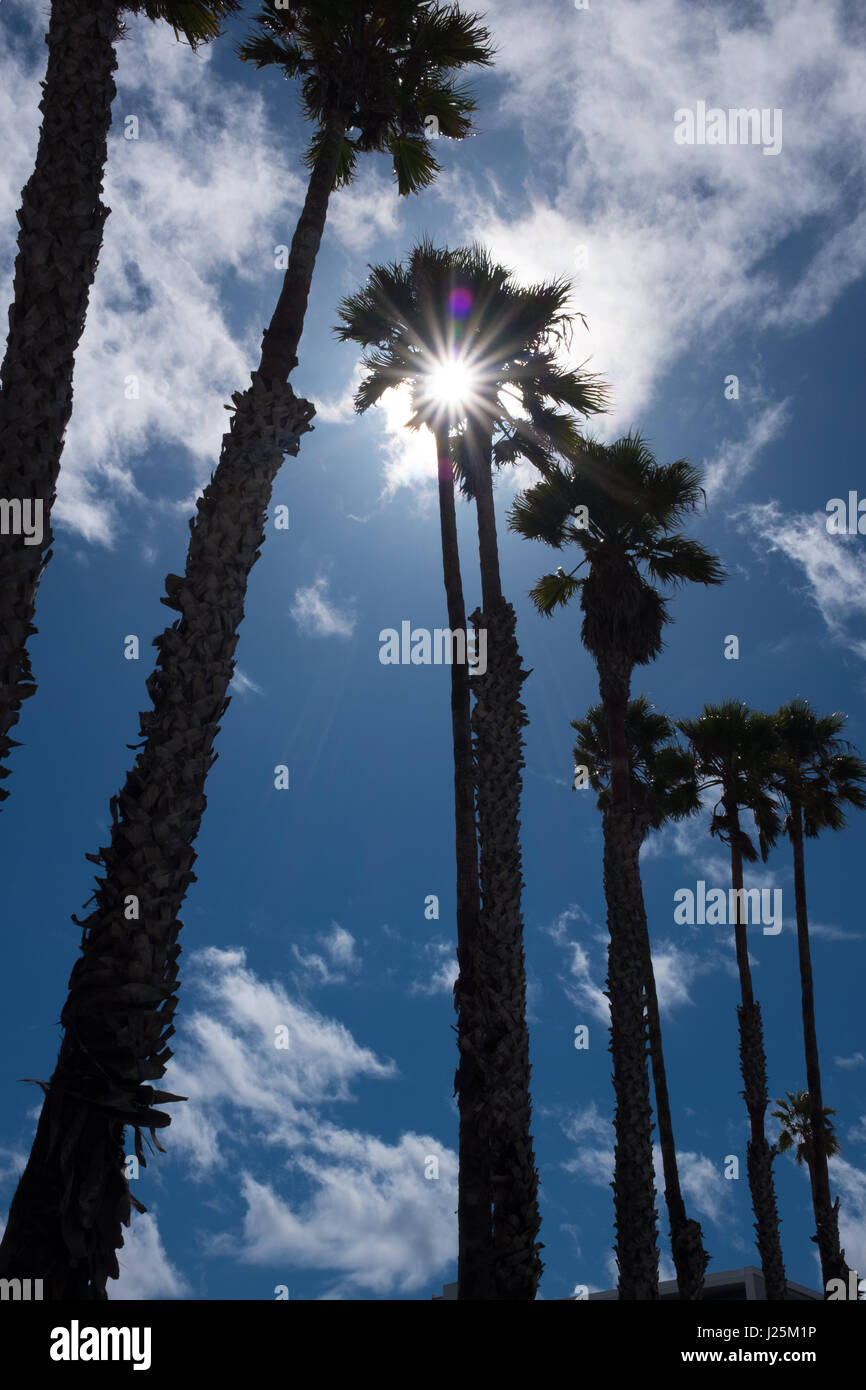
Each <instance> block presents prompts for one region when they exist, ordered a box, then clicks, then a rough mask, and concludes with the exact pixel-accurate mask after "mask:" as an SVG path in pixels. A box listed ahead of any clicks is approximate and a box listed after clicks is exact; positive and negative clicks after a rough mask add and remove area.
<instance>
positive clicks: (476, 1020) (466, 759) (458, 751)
mask: <svg viewBox="0 0 866 1390" xmlns="http://www.w3.org/2000/svg"><path fill="white" fill-rule="evenodd" d="M436 449H437V457H438V468H439V517H440V523H441V532H442V570H443V574H444V578H445V596H446V601H447V605H448V626H449V627H450V629H451V631H452V632H458V631H459V632H465V631H466V605H465V603H464V599H463V582H462V578H461V574H460V552H459V548H458V543H457V515H456V509H455V504H454V471H453V466H452V463H451V457H450V449H449V443H448V431H447V430H440V431H437V432H436ZM451 733H452V742H453V749H454V821H455V832H456V837H455V838H456V852H457V962H458V965H459V968H460V973H459V975H458V977H457V980H456V982H455V985H454V1007H455V1009H456V1011H457V1047H458V1050H459V1062H458V1065H457V1072H456V1075H455V1077H454V1094H455V1095H456V1097H457V1105H458V1109H459V1112H460V1134H459V1186H458V1199H457V1230H458V1254H457V1289H458V1293H457V1297H458V1299H460V1300H471V1301H477V1300H484V1299H489V1298H490V1278H491V1269H492V1253H493V1250H492V1242H493V1219H492V1217H493V1214H492V1200H493V1198H492V1188H491V1184H490V1133H489V1121H488V1118H487V1108H486V1105H485V1096H484V1054H485V1041H486V1040H485V1037H484V1032H483V1026H484V1014H483V1010H482V1009H481V1008H480V997H479V989H480V981H479V979H478V972H477V965H476V963H475V955H476V953H477V941H478V932H479V928H480V920H479V918H480V900H479V883H478V843H477V836H476V827H475V774H474V769H473V764H472V724H471V714H470V688H469V666H468V665H467V664H466V663H465V662H462V663H461V662H457V661H454V662H452V664H451Z"/></svg>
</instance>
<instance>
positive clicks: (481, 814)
mask: <svg viewBox="0 0 866 1390" xmlns="http://www.w3.org/2000/svg"><path fill="white" fill-rule="evenodd" d="M458 293H459V296H460V303H461V304H462V305H463V306H464V307H465V312H464V315H463V317H462V326H461V332H460V336H459V340H458V346H457V352H458V360H459V361H460V362H461V363H462V366H463V369H464V370H465V372H466V374H467V386H468V409H467V413H466V421H465V425H464V429H463V431H462V433H461V434H460V435H458V438H457V439H456V441H455V445H454V449H455V458H456V463H457V468H458V471H459V472H460V474H461V478H462V483H463V490H464V492H465V493H466V494H467V495H468V496H469V497H471V498H473V499H474V501H475V504H476V515H477V525H478V549H479V561H480V569H481V609H476V611H475V612H474V613H473V614H472V615H471V621H472V622H473V623H474V624H475V627H476V629H477V630H479V631H480V630H482V629H483V630H485V631H486V634H487V671H486V672H485V673H484V674H483V675H478V676H476V677H475V678H474V679H473V682H472V685H473V690H474V693H475V707H474V710H473V713H472V731H473V742H474V760H475V784H476V802H477V810H478V837H479V847H480V857H479V866H480V880H481V902H482V908H481V932H480V938H479V939H480V942H481V946H482V949H483V951H484V963H483V966H482V972H483V976H484V980H485V988H488V989H490V991H491V993H492V1000H491V1010H490V1014H489V1020H490V1025H491V1027H490V1030H489V1032H488V1035H487V1037H488V1052H487V1058H488V1065H489V1068H490V1070H489V1081H488V1087H487V1098H488V1103H489V1105H490V1108H491V1114H492V1124H491V1128H492V1132H493V1133H494V1134H495V1135H496V1137H497V1142H496V1149H495V1151H494V1154H493V1189H494V1217H493V1258H494V1266H493V1268H494V1284H493V1287H494V1297H497V1298H503V1299H523V1300H531V1299H533V1298H535V1295H536V1290H537V1286H538V1279H539V1277H540V1274H541V1268H542V1266H541V1261H540V1258H539V1254H538V1251H539V1249H540V1247H539V1246H538V1245H537V1244H536V1236H537V1234H538V1230H539V1226H540V1216H539V1212H538V1196H537V1192H538V1176H537V1172H536V1170H535V1160H534V1155H533V1148H532V1140H531V1134H530V1122H531V1101H530V1091H529V1084H530V1072H531V1068H530V1062H529V1034H528V1031H527V1028H526V1022H525V1018H526V967H525V956H524V949H523V917H522V910H521V892H522V888H523V876H522V866H521V852H520V819H519V816H520V797H521V791H522V768H523V734H522V730H523V727H524V726H525V724H526V722H527V718H526V711H525V708H524V705H523V703H522V701H521V690H522V686H523V682H524V681H525V680H526V678H527V675H528V674H529V673H528V672H526V671H524V669H523V667H522V663H521V658H520V652H519V649H518V645H517V638H516V631H515V629H516V616H515V613H514V609H513V607H512V605H511V604H510V603H508V602H507V600H506V599H505V597H504V595H503V592H502V584H501V579H500V571H499V554H498V545H497V537H496V517H495V508H494V498H493V469H494V467H498V466H502V465H503V464H505V463H511V462H513V461H515V460H516V459H519V458H521V457H522V458H526V459H528V460H529V461H530V462H532V463H534V464H535V465H536V467H538V468H539V469H540V470H541V471H542V472H545V471H546V470H547V469H548V468H550V467H553V466H554V463H553V459H554V457H555V455H556V453H557V452H560V451H561V450H562V449H563V448H566V447H570V446H571V445H573V444H574V443H575V442H576V440H577V439H578V438H579V436H578V435H577V433H576V427H575V425H574V423H573V415H572V412H577V413H578V414H582V415H590V414H594V413H596V412H597V411H600V410H602V409H603V408H604V404H605V389H604V387H603V386H602V384H601V383H600V382H598V381H597V379H596V378H594V377H591V376H589V375H586V374H583V373H582V372H580V371H577V372H573V371H569V370H568V369H567V368H565V367H562V366H560V365H559V364H558V362H557V360H556V358H557V350H558V349H559V347H560V346H561V344H562V342H563V341H564V340H565V339H567V337H568V334H569V331H570V327H571V323H572V319H573V315H572V314H571V313H570V312H569V311H568V307H567V301H568V298H569V294H570V286H569V284H568V282H567V281H565V280H561V279H560V280H554V281H550V282H547V283H542V284H537V285H531V286H528V287H525V288H520V287H518V286H516V285H515V284H514V282H513V279H512V277H511V275H510V273H509V271H508V270H507V269H506V268H505V267H504V266H500V265H497V264H495V263H494V262H493V261H492V260H491V258H490V257H489V256H488V255H487V253H486V252H485V251H484V250H483V248H481V247H479V246H473V247H470V248H469V250H468V252H467V254H466V256H465V257H464V258H463V264H462V265H461V267H460V275H459V290H458Z"/></svg>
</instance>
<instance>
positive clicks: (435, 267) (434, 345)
mask: <svg viewBox="0 0 866 1390" xmlns="http://www.w3.org/2000/svg"><path fill="white" fill-rule="evenodd" d="M453 289H454V265H453V258H452V256H451V253H449V252H447V251H438V250H436V248H435V247H434V246H433V245H432V244H431V243H430V242H426V241H424V242H421V243H420V245H418V246H416V247H415V248H414V250H413V251H412V253H411V254H410V256H409V257H408V260H407V264H406V265H405V266H400V265H392V266H381V265H379V266H373V267H372V268H371V271H370V276H369V278H368V280H367V283H366V285H365V287H364V288H363V290H361V291H360V293H358V294H356V295H351V296H348V297H347V298H346V299H344V300H343V301H342V302H341V304H340V309H339V314H340V319H341V320H342V323H341V327H340V328H339V329H338V330H337V333H338V336H339V338H340V339H341V340H342V341H343V342H346V341H352V342H356V343H359V344H360V345H361V346H362V347H363V348H364V349H365V350H366V351H365V357H364V362H365V366H366V367H367V375H366V376H365V377H364V379H363V381H362V382H361V384H360V386H359V388H358V392H357V394H356V397H355V404H356V409H357V410H359V411H361V412H363V411H365V410H368V409H369V408H370V407H371V406H372V405H374V404H375V403H376V402H377V401H378V400H380V399H381V397H382V395H383V394H384V393H385V391H386V390H388V389H390V388H393V387H397V386H399V385H402V384H403V383H406V384H408V385H409V387H410V390H411V393H412V401H413V407H414V412H413V428H418V427H420V426H421V425H426V426H427V427H428V428H429V429H430V430H431V432H432V434H433V438H434V441H435V445H436V456H437V470H438V480H439V520H440V531H441V536H442V571H443V576H444V580H445V597H446V603H447V608H448V624H449V627H450V629H451V631H452V632H458V631H461V632H465V631H466V605H465V602H464V598H463V581H462V577H461V572H460V551H459V546H458V540H457V514H456V506H455V496H454V466H453V463H452V460H451V452H450V442H449V434H450V425H451V422H452V416H453V414H454V411H453V410H450V409H449V408H448V407H447V406H446V405H444V404H443V403H442V402H441V401H440V400H438V399H437V398H436V397H435V395H434V394H432V393H431V391H430V389H429V382H430V379H431V377H433V376H434V375H435V372H436V370H437V368H438V366H439V365H440V363H441V357H442V354H443V352H444V353H445V354H446V355H447V354H448V352H449V351H450V349H451V347H452V344H451V342H450V339H451V338H452V337H453V331H452V328H451V325H452V323H453V319H451V316H450V309H449V305H450V302H451V294H452V292H453ZM401 334H402V335H403V336H404V337H405V341H406V356H405V361H404V363H403V367H402V371H397V370H390V368H391V367H392V366H394V364H395V363H396V352H395V346H396V344H395V340H396V339H397V338H398V337H399V336H400V335H401ZM386 347H387V348H388V349H389V352H390V353H391V354H393V355H394V362H389V363H388V364H387V366H386V365H385V364H384V363H383V361H382V360H381V358H380V354H381V353H382V352H383V351H384V349H385V348H386ZM377 363H378V365H377ZM451 732H452V746H453V755H454V813H455V831H456V860H457V961H458V966H459V974H458V977H457V980H456V981H455V983H454V1007H455V1009H456V1012H457V1047H458V1052H459V1063H458V1067H457V1072H456V1075H455V1078H454V1093H455V1095H456V1097H457V1104H458V1108H459V1112H460V1132H459V1141H458V1142H459V1184H458V1208H457V1227H458V1254H457V1287H458V1298H459V1299H461V1300H478V1299H488V1298H490V1296H491V1272H492V1256H493V1210H492V1209H493V1190H492V1186H491V1175H490V1135H489V1131H488V1125H487V1121H486V1108H485V1102H484V1059H483V1049H484V1010H483V1008H481V1007H480V999H479V990H480V988H481V981H480V980H479V979H478V978H477V969H476V968H475V967H474V955H473V952H474V951H476V952H477V937H478V931H479V913H480V906H481V905H480V890H479V883H478V840H477V836H476V830H475V774H474V770H473V764H472V725H471V717H470V687H469V666H468V663H467V662H466V661H459V660H453V661H452V663H451Z"/></svg>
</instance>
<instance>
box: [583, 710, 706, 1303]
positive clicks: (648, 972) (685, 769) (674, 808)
mask: <svg viewBox="0 0 866 1390" xmlns="http://www.w3.org/2000/svg"><path fill="white" fill-rule="evenodd" d="M625 719H626V737H627V739H628V750H629V767H630V769H631V805H632V814H633V816H634V819H635V824H636V826H637V829H638V831H639V834H640V838H641V842H643V840H644V839H645V838H646V835H647V834H648V833H649V831H650V830H660V829H661V828H662V827H663V826H664V825H667V824H668V823H669V822H670V821H678V820H683V819H685V818H686V817H687V816H692V815H694V814H695V813H696V812H697V811H698V810H699V809H700V798H699V796H698V789H697V779H696V777H695V766H694V758H693V757H692V755H691V754H690V753H688V752H686V751H685V750H684V749H682V748H680V747H679V746H678V745H677V744H676V742H675V729H674V725H673V724H672V722H671V721H670V720H669V719H668V718H667V717H666V716H665V715H663V714H658V713H657V712H656V711H655V710H653V708H652V706H651V705H650V704H649V701H648V700H647V699H646V697H645V696H643V695H640V696H638V697H637V699H634V700H629V702H628V705H627V707H626V716H625ZM571 727H572V728H573V729H575V730H576V731H577V734H578V739H577V742H576V743H575V745H574V759H575V763H576V764H579V765H585V766H586V767H587V768H588V769H589V778H590V785H591V786H592V788H593V790H594V791H596V792H597V793H598V806H599V809H600V810H601V811H602V815H603V816H604V815H605V812H606V809H607V806H608V805H609V803H610V790H609V788H610V749H609V745H608V735H607V719H606V717H605V713H604V708H603V707H602V706H601V705H594V706H593V707H592V709H590V710H589V711H588V712H587V714H586V716H585V717H584V718H583V719H574V720H572V725H571ZM641 901H642V903H643V889H642V887H641ZM642 919H643V927H644V932H643V936H644V970H645V996H646V1016H647V1034H648V1037H649V1048H650V1060H651V1062H652V1072H653V1088H654V1090H655V1097H656V1115H657V1117H658V1125H659V1145H660V1147H661V1152H662V1166H663V1168H664V1175H665V1201H666V1203H667V1209H668V1218H669V1220H670V1229H671V1252H672V1254H673V1259H674V1268H675V1269H676V1273H677V1286H678V1288H679V1292H680V1297H681V1298H683V1299H689V1300H695V1299H700V1298H702V1297H703V1287H704V1272H705V1270H706V1267H707V1265H708V1263H709V1256H708V1255H707V1254H706V1252H705V1250H704V1248H703V1242H702V1233H701V1228H700V1225H699V1224H698V1222H697V1221H692V1220H690V1219H689V1218H688V1217H687V1216H686V1207H685V1202H684V1201H683V1197H682V1192H681V1190H680V1179H679V1171H678V1168H677V1150H676V1143H675V1140H674V1130H673V1120H672V1118H671V1107H670V1098H669V1095H668V1083H667V1074H666V1071H665V1060H664V1050H663V1047H662V1031H661V1019H660V1016H659V1005H658V996H657V994H656V983H655V971H654V970H653V963H652V952H651V949H650V939H649V930H648V928H647V923H646V911H645V910H644V911H643V912H642Z"/></svg>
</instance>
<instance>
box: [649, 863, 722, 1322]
mask: <svg viewBox="0 0 866 1390" xmlns="http://www.w3.org/2000/svg"><path fill="white" fill-rule="evenodd" d="M640 891H641V909H642V910H641V917H642V919H643V935H644V941H645V944H644V978H645V981H646V1017H647V1033H648V1036H649V1050H650V1060H651V1063H652V1073H653V1089H654V1091H655V1099H656V1117H657V1119H658V1127H659V1146H660V1148H661V1151H662V1167H663V1169H664V1175H665V1204H666V1206H667V1209H668V1218H669V1220H670V1228H671V1253H672V1255H673V1260H674V1268H675V1270H676V1274H677V1286H678V1288H679V1293H680V1298H681V1299H688V1300H691V1301H694V1300H697V1299H701V1298H703V1296H704V1273H705V1271H706V1268H707V1265H708V1264H709V1256H708V1255H707V1253H706V1251H705V1250H704V1246H703V1239H702V1232H701V1227H700V1224H699V1223H698V1222H697V1221H692V1220H690V1218H689V1217H688V1216H687V1215H686V1205H685V1202H684V1201H683V1195H682V1191H681V1189H680V1175H679V1169H678V1166H677V1147H676V1143H675V1140H674V1127H673V1119H672V1116H671V1104H670V1097H669V1095H668V1082H667V1073H666V1071H665V1059H664V1049H663V1047H662V1028H661V1017H660V1015H659V1003H658V996H657V994H656V982H655V972H654V970H653V963H652V951H651V948H650V939H649V929H648V927H647V922H646V906H645V904H644V901H643V888H642V887H641V890H640Z"/></svg>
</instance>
